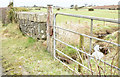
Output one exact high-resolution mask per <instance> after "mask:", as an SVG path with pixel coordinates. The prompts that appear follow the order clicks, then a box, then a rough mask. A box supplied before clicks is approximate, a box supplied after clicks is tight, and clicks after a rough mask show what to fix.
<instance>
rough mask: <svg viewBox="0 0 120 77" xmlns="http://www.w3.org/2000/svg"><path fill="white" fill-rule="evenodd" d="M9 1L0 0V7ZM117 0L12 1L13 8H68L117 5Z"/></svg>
mask: <svg viewBox="0 0 120 77" xmlns="http://www.w3.org/2000/svg"><path fill="white" fill-rule="evenodd" d="M9 1H10V0H0V7H6V6H7V5H8V4H9ZM118 2H119V0H14V6H17V7H19V6H33V5H37V6H46V5H47V4H53V5H55V6H56V5H57V6H63V7H69V6H70V5H72V4H74V5H76V4H77V5H78V6H82V5H85V4H89V5H91V4H92V5H117V4H118Z"/></svg>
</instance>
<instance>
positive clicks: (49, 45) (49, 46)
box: [47, 5, 53, 56]
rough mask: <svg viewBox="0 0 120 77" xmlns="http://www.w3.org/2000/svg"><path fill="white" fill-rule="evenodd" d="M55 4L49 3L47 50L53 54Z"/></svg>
mask: <svg viewBox="0 0 120 77" xmlns="http://www.w3.org/2000/svg"><path fill="white" fill-rule="evenodd" d="M52 35H53V6H52V5H47V50H48V52H50V53H51V55H52V56H53V41H52V40H53V39H52Z"/></svg>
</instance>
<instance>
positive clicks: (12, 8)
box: [7, 2, 29, 23]
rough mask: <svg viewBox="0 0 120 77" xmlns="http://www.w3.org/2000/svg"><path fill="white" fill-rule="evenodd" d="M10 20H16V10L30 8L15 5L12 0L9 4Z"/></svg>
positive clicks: (11, 21)
mask: <svg viewBox="0 0 120 77" xmlns="http://www.w3.org/2000/svg"><path fill="white" fill-rule="evenodd" d="M8 8H9V9H8V16H7V18H8V22H9V23H13V22H14V21H15V12H20V11H29V9H28V8H24V7H13V2H10V4H9V5H8Z"/></svg>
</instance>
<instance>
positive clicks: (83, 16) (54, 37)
mask: <svg viewBox="0 0 120 77" xmlns="http://www.w3.org/2000/svg"><path fill="white" fill-rule="evenodd" d="M57 15H64V16H72V17H78V18H86V19H90V20H91V28H90V36H89V35H86V34H81V33H78V32H76V31H72V30H69V29H65V28H62V27H60V26H57V25H56V17H57ZM93 20H98V21H105V22H112V23H117V24H120V22H119V21H118V20H116V19H109V18H101V17H93V16H85V15H74V14H67V13H56V14H54V25H53V41H54V42H53V47H54V49H53V50H54V58H55V59H57V60H59V59H58V58H57V56H56V51H57V52H59V53H61V54H62V55H64V56H66V57H68V58H69V59H70V60H72V61H74V62H76V63H77V64H80V65H81V66H82V67H84V68H86V69H87V70H89V71H92V70H91V69H90V68H87V67H86V66H84V65H82V64H81V63H79V62H77V61H76V60H74V59H72V58H71V57H69V56H68V55H66V54H64V53H63V52H61V51H60V50H58V49H56V41H59V42H60V43H62V44H64V45H66V46H69V47H71V48H73V49H75V50H76V51H79V52H82V53H83V54H86V55H87V56H89V58H90V57H92V58H94V59H96V58H95V57H93V56H92V55H90V53H91V48H92V46H91V45H92V39H95V40H99V41H102V42H106V43H109V44H113V45H115V46H118V47H120V44H117V43H114V42H111V41H107V40H103V39H99V38H96V37H93V36H92V35H93ZM56 28H57V29H61V30H63V31H68V32H71V33H74V34H77V35H81V36H84V37H87V38H90V49H89V54H88V53H86V52H85V51H82V50H79V49H78V48H76V47H73V46H72V45H69V44H67V43H65V42H63V41H61V40H60V39H57V38H56V34H59V33H58V32H56ZM97 60H98V61H100V62H102V63H104V64H106V65H108V66H110V67H111V68H114V69H117V70H118V71H120V68H119V67H117V66H114V65H111V64H109V63H107V62H105V61H103V60H100V59H97ZM59 61H60V60H59ZM60 62H61V61H60ZM61 63H62V64H63V62H61ZM64 65H65V66H67V65H66V64H64ZM67 67H69V66H67ZM69 69H71V68H69ZM72 71H73V69H72ZM74 71H75V70H74ZM92 72H93V71H92Z"/></svg>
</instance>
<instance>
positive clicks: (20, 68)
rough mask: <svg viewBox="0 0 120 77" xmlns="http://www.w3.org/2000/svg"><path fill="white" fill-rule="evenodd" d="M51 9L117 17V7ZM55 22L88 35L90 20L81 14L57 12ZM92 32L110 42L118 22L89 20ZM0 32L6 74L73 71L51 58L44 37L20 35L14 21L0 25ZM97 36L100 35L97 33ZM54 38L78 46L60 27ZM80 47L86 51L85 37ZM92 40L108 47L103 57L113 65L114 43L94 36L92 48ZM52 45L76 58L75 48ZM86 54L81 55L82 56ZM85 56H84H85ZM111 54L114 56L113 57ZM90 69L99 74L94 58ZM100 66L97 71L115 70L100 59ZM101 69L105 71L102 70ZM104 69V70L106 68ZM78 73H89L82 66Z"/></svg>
mask: <svg viewBox="0 0 120 77" xmlns="http://www.w3.org/2000/svg"><path fill="white" fill-rule="evenodd" d="M30 12H45V13H46V12H47V9H44V8H41V10H34V9H33V10H30ZM53 12H54V13H57V12H63V13H70V14H78V15H87V16H95V17H104V18H111V19H118V11H117V10H97V9H96V10H94V11H88V10H87V9H79V10H78V11H76V10H74V9H60V10H59V11H58V10H56V9H54V10H53ZM56 20H57V23H56V24H57V26H60V27H63V28H66V29H70V30H74V31H76V32H79V33H84V34H87V35H90V25H91V23H90V22H91V21H90V20H88V19H84V18H75V17H69V16H62V15H58V16H57V19H56ZM93 22H94V23H93V36H94V37H98V38H101V39H105V40H109V41H112V42H116V43H117V42H118V41H117V31H118V24H115V23H109V22H103V21H96V20H94V21H93ZM0 36H1V37H2V49H3V50H4V52H3V53H2V54H3V67H4V70H5V71H4V73H6V74H10V75H13V74H17V75H21V74H24V75H29V74H30V75H73V74H74V73H72V72H71V71H70V70H68V69H67V68H66V67H64V66H63V65H62V64H61V63H59V62H58V61H57V60H55V61H54V59H53V57H51V55H50V53H48V52H47V50H46V44H44V41H38V40H35V39H33V38H30V37H27V36H23V35H22V33H21V32H20V31H19V28H18V24H15V23H10V24H9V25H8V26H4V27H1V31H0ZM100 36H101V37H100ZM57 38H58V39H60V40H62V41H64V42H66V43H68V44H70V45H72V46H75V47H77V48H79V41H80V36H79V35H76V34H73V33H70V32H66V31H63V30H59V29H57ZM84 42H85V43H84V46H83V47H84V51H85V52H87V53H88V52H89V49H90V48H89V45H90V44H89V43H90V39H89V38H84ZM96 44H100V45H103V46H104V47H107V48H110V53H109V54H107V55H105V57H104V58H103V60H105V61H106V62H108V63H111V64H113V65H117V63H116V62H117V57H116V56H114V55H115V54H116V51H117V47H115V46H113V45H111V44H107V43H103V42H100V41H99V42H98V41H97V40H93V42H92V52H93V51H94V50H93V47H94V46H95V45H96ZM56 45H57V46H56V48H58V49H59V50H61V51H63V52H64V53H66V54H67V55H69V56H71V57H72V58H75V59H77V55H78V54H77V51H76V50H74V49H72V48H70V47H68V46H65V45H63V44H60V43H59V42H57V43H56ZM8 54H9V56H8ZM58 55H59V56H60V57H62V58H66V57H65V56H63V55H61V54H60V53H58ZM85 56H86V55H84V58H86V57H85ZM87 57H88V56H87ZM114 57H115V60H114V61H112V60H113V58H114ZM83 61H84V63H83V64H84V65H85V66H88V64H87V62H88V61H86V59H84V60H83ZM91 64H92V69H93V70H94V71H96V68H97V70H98V71H97V73H95V74H99V67H98V66H97V65H96V63H95V61H94V62H91ZM68 65H69V66H70V67H71V68H73V69H75V70H77V68H78V67H77V66H78V65H77V64H74V63H73V62H71V63H68ZM99 65H100V66H101V68H104V69H101V70H102V72H101V74H102V75H103V74H105V73H106V74H107V75H110V74H111V72H112V74H117V71H116V70H114V69H112V68H110V67H109V68H108V66H106V65H104V63H99ZM103 70H105V73H104V71H103ZM106 70H107V71H106ZM82 72H83V73H82V74H90V72H87V70H86V69H84V68H83V71H82Z"/></svg>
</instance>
